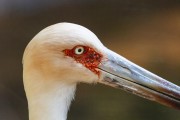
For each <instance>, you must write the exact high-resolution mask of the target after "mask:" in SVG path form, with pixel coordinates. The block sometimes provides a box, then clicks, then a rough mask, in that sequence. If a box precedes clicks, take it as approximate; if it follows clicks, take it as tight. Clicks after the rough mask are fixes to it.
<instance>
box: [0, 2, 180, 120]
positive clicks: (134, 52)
mask: <svg viewBox="0 0 180 120" xmlns="http://www.w3.org/2000/svg"><path fill="white" fill-rule="evenodd" d="M64 21H66V22H73V23H77V24H81V25H83V26H86V27H87V28H89V29H90V30H92V31H93V32H94V33H95V34H96V35H97V36H98V37H99V38H100V39H101V41H102V42H103V43H104V45H106V46H107V47H108V48H110V49H112V50H114V51H116V52H118V53H119V54H121V55H123V56H124V57H126V58H128V59H130V60H131V61H133V62H135V63H137V64H139V65H141V66H143V67H145V68H146V69H148V70H150V71H152V72H154V73H156V74H158V75H160V76H162V77H164V78H166V79H168V80H169V81H171V82H173V83H176V84H178V85H180V74H179V73H180V1H179V0H111V1H110V0H109V1H105V0H98V1H97V0H76V1H75V0H74V1H73V0H0V55H1V58H0V120H28V111H27V101H26V97H25V94H24V89H23V81H22V64H21V59H22V55H23V51H24V48H25V47H26V45H27V43H28V42H29V41H30V40H31V39H32V37H33V36H34V35H36V34H37V33H38V32H39V31H40V30H42V29H43V28H45V27H46V26H49V25H51V24H55V23H58V22H64ZM152 119H153V120H180V111H178V110H174V109H171V108H167V107H165V106H162V105H159V104H157V103H154V102H150V101H147V100H144V99H142V98H139V97H137V96H134V95H131V94H128V93H126V92H124V91H121V90H117V89H114V88H110V87H107V86H103V85H86V84H80V85H78V89H77V93H76V100H75V101H74V102H73V104H72V106H71V110H70V112H69V114H68V120H152Z"/></svg>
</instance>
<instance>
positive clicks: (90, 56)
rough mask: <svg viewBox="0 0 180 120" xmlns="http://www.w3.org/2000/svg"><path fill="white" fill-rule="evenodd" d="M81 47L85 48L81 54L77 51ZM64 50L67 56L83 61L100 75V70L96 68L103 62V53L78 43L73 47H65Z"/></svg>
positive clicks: (82, 62) (83, 63)
mask: <svg viewBox="0 0 180 120" xmlns="http://www.w3.org/2000/svg"><path fill="white" fill-rule="evenodd" d="M79 47H80V48H83V52H82V53H81V54H77V53H76V52H75V51H76V49H78V48H79ZM63 52H64V53H65V55H66V56H69V57H72V58H73V59H75V61H76V62H78V63H81V64H82V65H84V66H85V67H86V68H88V69H89V70H90V71H92V72H94V73H95V74H96V75H98V76H99V75H100V71H98V70H97V69H96V68H97V67H98V65H99V64H100V63H101V60H102V55H101V54H100V53H98V52H96V51H95V50H94V49H93V48H90V47H88V46H81V45H78V46H75V47H74V48H72V49H65V50H63Z"/></svg>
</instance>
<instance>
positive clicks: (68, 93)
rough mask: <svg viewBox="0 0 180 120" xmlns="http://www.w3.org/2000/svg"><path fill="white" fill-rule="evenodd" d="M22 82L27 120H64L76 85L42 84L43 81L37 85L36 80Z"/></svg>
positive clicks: (61, 83) (60, 83)
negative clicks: (26, 100)
mask: <svg viewBox="0 0 180 120" xmlns="http://www.w3.org/2000/svg"><path fill="white" fill-rule="evenodd" d="M27 81H29V80H27ZM33 81H34V83H33ZM35 81H36V82H35ZM50 81H51V80H50ZM24 82H25V84H26V85H25V91H26V95H27V99H28V107H29V120H66V118H67V112H68V109H69V106H70V103H71V100H72V99H73V97H74V93H75V89H76V84H65V83H63V82H58V81H57V82H55V81H53V82H48V81H46V82H44V81H43V80H42V81H41V80H39V82H38V83H37V80H31V82H29V83H28V82H26V81H24ZM29 86H30V87H29ZM28 88H30V89H28Z"/></svg>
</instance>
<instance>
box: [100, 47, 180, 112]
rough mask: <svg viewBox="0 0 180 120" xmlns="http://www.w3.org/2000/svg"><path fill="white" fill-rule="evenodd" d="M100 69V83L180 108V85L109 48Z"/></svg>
mask: <svg viewBox="0 0 180 120" xmlns="http://www.w3.org/2000/svg"><path fill="white" fill-rule="evenodd" d="M106 53H107V59H106V60H104V61H102V62H101V64H100V65H99V67H98V69H99V70H100V71H101V75H100V83H103V84H106V85H110V86H112V87H115V88H120V89H123V90H125V91H127V92H131V93H133V94H135V95H138V96H140V97H143V98H146V99H149V100H151V101H155V102H158V103H160V104H163V105H165V106H168V107H172V108H176V109H179V110H180V87H179V86H177V85H175V84H173V83H171V82H168V81H166V80H165V79H163V78H161V77H159V76H157V75H155V74H153V73H151V72H149V71H147V70H145V69H143V68H141V67H139V66H138V65H136V64H134V63H132V62H130V61H128V60H127V59H125V58H123V57H122V56H120V55H118V54H116V53H114V52H112V51H110V50H108V51H107V52H106Z"/></svg>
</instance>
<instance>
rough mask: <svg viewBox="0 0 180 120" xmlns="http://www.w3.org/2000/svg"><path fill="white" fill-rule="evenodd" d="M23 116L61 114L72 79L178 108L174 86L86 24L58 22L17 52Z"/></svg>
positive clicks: (45, 118) (57, 119) (49, 118)
mask: <svg viewBox="0 0 180 120" xmlns="http://www.w3.org/2000/svg"><path fill="white" fill-rule="evenodd" d="M23 82H24V88H25V92H26V96H27V101H28V108H29V120H66V118H67V112H68V109H69V107H70V104H71V100H72V99H73V98H74V94H75V90H76V85H77V83H79V82H83V83H102V84H105V85H109V86H112V87H115V88H120V89H123V90H125V91H127V92H131V93H133V94H135V95H138V96H140V97H143V98H146V99H149V100H151V101H155V102H158V103H161V104H163V105H166V106H168V107H173V108H176V109H180V87H179V86H178V85H175V84H173V83H171V82H168V81H166V80H165V79H163V78H161V77H158V76H157V75H155V74H153V73H151V72H149V71H147V70H145V69H143V68H141V67H139V66H138V65H136V64H134V63H132V62H130V61H129V60H127V59H125V58H124V57H122V56H120V55H118V54H116V53H115V52H113V51H111V50H109V49H108V48H106V47H105V46H104V45H103V44H102V43H101V42H100V40H99V39H98V38H97V37H96V35H95V34H94V33H93V32H91V31H90V30H88V29H87V28H85V27H83V26H80V25H77V24H73V23H58V24H55V25H51V26H49V27H47V28H45V29H43V30H42V31H41V32H39V33H38V34H37V35H36V36H35V37H34V38H33V39H32V40H31V41H30V42H29V44H28V45H27V47H26V49H25V52H24V55H23Z"/></svg>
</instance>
